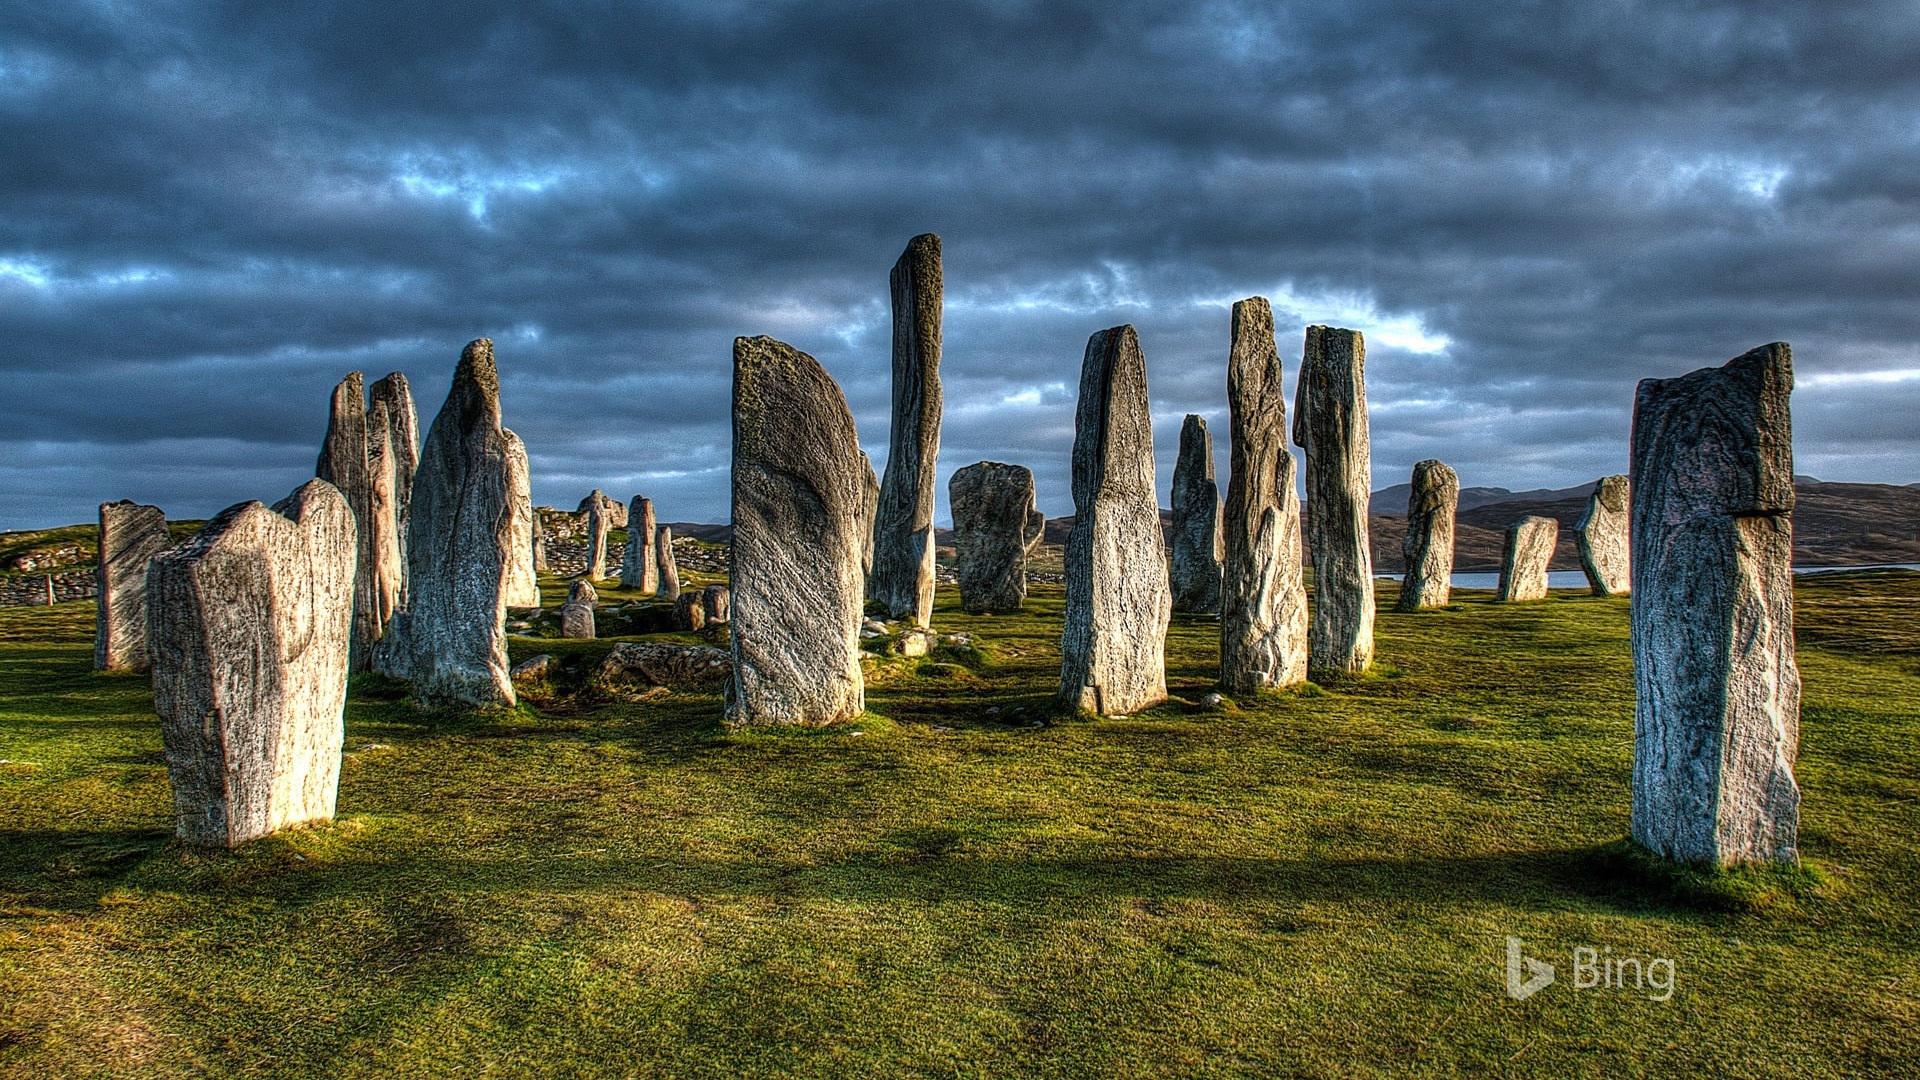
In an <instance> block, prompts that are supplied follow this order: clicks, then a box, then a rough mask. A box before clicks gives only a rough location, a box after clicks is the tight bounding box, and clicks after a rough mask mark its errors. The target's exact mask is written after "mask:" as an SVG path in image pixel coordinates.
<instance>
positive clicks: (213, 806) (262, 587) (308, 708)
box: [147, 480, 358, 847]
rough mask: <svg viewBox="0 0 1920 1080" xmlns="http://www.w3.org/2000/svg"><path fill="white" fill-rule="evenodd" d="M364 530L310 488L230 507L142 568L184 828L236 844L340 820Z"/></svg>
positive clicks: (157, 693)
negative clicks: (270, 501) (358, 551)
mask: <svg viewBox="0 0 1920 1080" xmlns="http://www.w3.org/2000/svg"><path fill="white" fill-rule="evenodd" d="M357 531H358V526H357V525H356V524H355V521H354V517H353V509H352V507H351V506H350V505H349V504H348V503H347V500H346V497H345V496H343V495H341V493H340V492H339V491H338V490H337V489H335V488H334V487H333V486H332V485H331V484H328V483H327V482H325V481H323V480H313V481H309V482H308V483H307V484H306V485H304V486H302V487H301V488H299V489H297V490H296V491H294V492H293V494H292V495H290V496H288V497H287V499H286V500H285V501H283V502H281V503H280V504H279V506H278V507H276V508H275V509H273V510H269V509H267V508H266V507H265V506H262V505H260V504H259V503H257V502H249V503H242V504H240V505H238V506H233V507H229V508H228V509H226V510H224V511H222V512H221V513H220V514H219V516H217V517H215V518H214V519H213V520H212V521H210V522H208V523H207V525H206V527H205V528H203V529H201V530H200V531H199V532H198V533H195V534H194V535H193V536H192V537H190V538H189V539H188V540H186V541H185V542H184V543H182V544H181V545H180V546H179V547H176V548H174V549H173V550H171V551H165V552H162V553H160V554H159V555H157V556H155V557H154V559H153V562H152V564H151V566H150V567H149V569H148V571H147V591H148V596H149V598H150V605H149V608H148V634H149V636H150V640H151V642H152V646H153V702H154V709H155V711H157V712H158V713H159V714H160V734H161V738H162V741H163V742H164V744H165V746H166V756H167V777H168V779H169V780H171V781H172V784H173V807H174V819H175V822H176V832H177V834H178V836H179V837H180V839H181V840H183V841H185V842H186V843H189V844H196V845H201V846H207V847H234V846H236V845H238V844H241V843H244V842H245V841H248V840H252V839H254V838H256V837H260V836H265V835H267V834H268V833H272V832H277V831H279V830H281V829H285V828H289V827H292V826H295V825H301V824H305V823H307V822H313V821H326V820H329V819H331V818H332V817H333V809H334V797H335V794H336V792H337V790H338V787H339V780H340V747H341V738H342V734H343V732H344V731H345V727H344V724H343V716H344V713H345V709H346V701H347V657H348V652H349V647H350V646H349V643H350V640H351V636H352V625H353V602H354V566H355V558H354V545H355V543H356V540H355V534H356V532H357Z"/></svg>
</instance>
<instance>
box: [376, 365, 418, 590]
mask: <svg viewBox="0 0 1920 1080" xmlns="http://www.w3.org/2000/svg"><path fill="white" fill-rule="evenodd" d="M367 397H368V399H369V402H370V404H369V406H368V408H369V411H371V409H372V407H373V405H380V406H383V407H385V409H386V416H387V454H388V456H389V457H391V458H392V460H393V535H394V537H395V544H396V546H397V547H398V548H399V559H400V598H399V602H398V606H400V607H405V606H406V605H407V516H408V509H407V508H408V507H409V506H411V505H412V503H413V472H414V470H415V469H417V468H419V467H420V417H419V413H418V412H416V411H415V410H414V407H413V391H412V390H411V389H409V388H408V386H407V377H406V376H405V375H402V374H400V373H399V372H397V371H395V372H390V373H389V374H388V375H386V376H385V377H384V378H382V379H379V380H378V381H376V382H375V383H374V384H373V385H372V386H371V387H368V388H367Z"/></svg>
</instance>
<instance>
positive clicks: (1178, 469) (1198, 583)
mask: <svg viewBox="0 0 1920 1080" xmlns="http://www.w3.org/2000/svg"><path fill="white" fill-rule="evenodd" d="M1220 513H1221V503H1220V484H1219V482H1218V481H1217V480H1215V479H1214V471H1213V434H1212V432H1209V431H1208V430H1207V420H1206V417H1203V416H1200V415H1198V414H1196V413H1188V414H1187V419H1186V422H1185V423H1183V424H1182V425H1181V426H1180V457H1179V459H1178V461H1177V462H1176V463H1175V464H1174V467H1173V554H1172V575H1173V576H1172V589H1173V610H1175V611H1186V612H1202V613H1211V612H1217V611H1219V610H1220V563H1221V559H1222V558H1223V556H1224V554H1225V552H1224V550H1223V548H1222V543H1223V540H1224V538H1223V537H1222V536H1221V533H1220Z"/></svg>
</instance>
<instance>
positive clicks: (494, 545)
mask: <svg viewBox="0 0 1920 1080" xmlns="http://www.w3.org/2000/svg"><path fill="white" fill-rule="evenodd" d="M512 442H513V440H511V439H509V438H508V436H507V433H506V431H505V430H503V429H502V428H501V426H500V378H499V374H498V372H497V371H496V370H495V368H494V362H493V342H492V341H490V340H488V339H486V338H480V339H478V340H476V341H474V342H472V343H471V344H469V345H468V346H467V347H466V349H465V350H464V351H462V353H461V355H460V366H459V368H458V369H456V370H455V372H454V376H453V387H452V389H450V390H449V391H448V392H447V400H446V404H444V405H442V406H441V407H440V414H439V415H438V416H436V417H434V419H433V426H432V427H431V428H429V429H428V431H427V438H426V442H425V443H424V444H423V445H422V447H421V451H420V467H419V469H418V471H417V472H416V473H415V474H414V481H413V502H412V506H411V508H410V509H409V514H408V517H409V520H408V535H407V558H408V560H409V563H410V571H409V587H410V588H411V590H412V598H411V602H410V603H409V604H408V607H407V611H406V614H405V618H404V631H403V633H402V635H401V637H402V639H403V641H404V646H405V650H406V661H405V663H404V665H401V667H402V671H403V673H404V675H405V677H407V678H410V679H411V680H412V681H413V690H414V694H415V696H417V697H419V698H420V699H421V700H423V701H426V702H428V703H430V704H464V705H481V706H486V705H512V704H513V703H514V700H515V699H514V693H513V680H512V679H511V678H510V677H509V675H508V667H507V634H506V614H507V603H506V584H507V579H508V576H509V574H510V573H512V570H511V568H510V564H512V563H513V562H514V561H515V560H523V559H526V558H527V553H528V551H529V550H530V547H531V545H530V543H529V542H528V540H527V539H526V536H525V535H524V534H518V535H516V525H515V510H514V499H513V497H512V491H513V488H514V486H515V484H514V480H513V477H512V474H513V472H514V467H513V462H512V459H513V453H512V449H511V446H512ZM395 621H396V622H400V620H395ZM388 670H390V671H391V669H390V668H389V669H388Z"/></svg>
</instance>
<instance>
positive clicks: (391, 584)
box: [360, 398, 407, 659]
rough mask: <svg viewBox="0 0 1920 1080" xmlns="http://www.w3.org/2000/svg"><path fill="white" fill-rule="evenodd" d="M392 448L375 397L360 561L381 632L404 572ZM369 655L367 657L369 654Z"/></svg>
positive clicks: (384, 409) (384, 414)
mask: <svg viewBox="0 0 1920 1080" xmlns="http://www.w3.org/2000/svg"><path fill="white" fill-rule="evenodd" d="M398 464H399V462H398V460H397V455H396V454H395V453H394V449H393V425H392V424H391V423H389V422H388V418H387V403H386V402H385V401H382V400H380V399H379V398H374V399H372V400H371V401H370V402H369V403H368V405H367V521H366V527H365V528H363V529H362V530H361V535H362V537H363V540H362V542H363V543H365V544H366V545H367V547H366V550H365V551H364V552H362V553H361V556H360V563H361V565H362V566H364V567H366V571H367V575H368V579H369V582H370V585H371V588H372V592H373V605H374V618H375V622H376V624H377V625H378V626H379V627H380V632H381V634H382V635H384V634H385V633H386V629H387V623H388V621H389V620H391V619H392V618H393V613H394V612H395V611H396V610H398V609H399V607H400V593H401V591H402V590H403V588H404V587H405V583H406V579H407V572H406V569H405V567H404V566H402V564H401V562H400V550H401V544H400V536H399V534H398V533H397V532H396V531H395V530H396V529H398V528H399V520H400V517H399V512H398V510H397V509H395V507H394V500H395V499H396V498H397V497H398V496H397V495H396V491H395V482H396V479H397V477H396V474H395V472H394V469H395V468H396V467H397V466H398ZM369 659H370V657H369Z"/></svg>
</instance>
